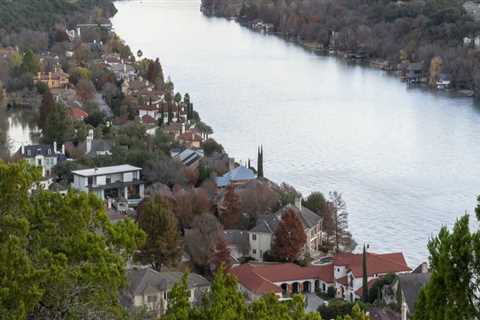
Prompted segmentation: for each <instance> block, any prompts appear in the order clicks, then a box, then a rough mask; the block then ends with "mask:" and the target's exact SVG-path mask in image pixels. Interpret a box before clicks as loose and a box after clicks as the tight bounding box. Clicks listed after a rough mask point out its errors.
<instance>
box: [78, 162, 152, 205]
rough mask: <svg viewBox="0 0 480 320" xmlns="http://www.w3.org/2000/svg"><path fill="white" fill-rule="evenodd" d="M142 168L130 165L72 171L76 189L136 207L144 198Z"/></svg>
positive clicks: (106, 199)
mask: <svg viewBox="0 0 480 320" xmlns="http://www.w3.org/2000/svg"><path fill="white" fill-rule="evenodd" d="M141 171H142V169H141V168H138V167H134V166H131V165H128V164H124V165H118V166H111V167H101V168H90V169H83V170H75V171H72V174H73V185H72V187H73V188H74V189H77V190H79V191H85V192H91V193H94V194H95V195H97V196H98V197H99V198H100V199H102V200H105V201H111V200H116V201H122V202H127V203H128V205H129V206H136V205H138V204H139V203H140V201H141V200H142V199H143V198H144V188H145V186H144V182H143V181H142V180H141Z"/></svg>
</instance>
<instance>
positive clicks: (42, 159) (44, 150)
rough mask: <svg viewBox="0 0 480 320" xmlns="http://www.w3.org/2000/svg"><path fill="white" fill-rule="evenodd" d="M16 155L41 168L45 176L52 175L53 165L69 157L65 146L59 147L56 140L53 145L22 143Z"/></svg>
mask: <svg viewBox="0 0 480 320" xmlns="http://www.w3.org/2000/svg"><path fill="white" fill-rule="evenodd" d="M16 157H17V158H19V159H23V160H26V161H27V162H28V163H29V164H31V165H33V166H37V167H39V168H41V169H42V177H44V178H48V177H50V176H51V175H52V169H53V167H55V166H56V165H57V164H59V163H62V162H64V161H65V160H66V159H67V158H66V156H65V149H64V147H63V146H62V148H61V149H58V147H57V143H56V142H54V143H53V144H52V145H49V144H37V145H28V146H23V145H22V146H21V147H20V149H19V150H18V151H17V153H16Z"/></svg>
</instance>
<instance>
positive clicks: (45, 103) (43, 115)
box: [38, 90, 55, 128]
mask: <svg viewBox="0 0 480 320" xmlns="http://www.w3.org/2000/svg"><path fill="white" fill-rule="evenodd" d="M54 109H55V101H54V100H53V95H52V93H51V92H50V90H47V91H46V92H45V93H44V94H43V96H42V104H41V105H40V112H39V119H38V126H39V127H40V128H44V127H45V125H46V124H47V118H48V115H49V114H50V113H51V112H52V111H53V110H54Z"/></svg>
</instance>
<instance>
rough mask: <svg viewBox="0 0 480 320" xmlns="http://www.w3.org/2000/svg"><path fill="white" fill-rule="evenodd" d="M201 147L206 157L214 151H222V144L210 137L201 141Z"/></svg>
mask: <svg viewBox="0 0 480 320" xmlns="http://www.w3.org/2000/svg"><path fill="white" fill-rule="evenodd" d="M202 149H203V151H204V152H205V155H206V156H207V157H209V156H211V155H212V154H214V153H215V152H218V153H222V152H223V151H224V150H223V146H222V145H221V144H219V143H218V142H217V141H215V140H213V139H211V138H210V139H207V140H205V141H204V142H202Z"/></svg>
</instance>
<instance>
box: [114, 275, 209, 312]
mask: <svg viewBox="0 0 480 320" xmlns="http://www.w3.org/2000/svg"><path fill="white" fill-rule="evenodd" d="M182 277H183V273H181V272H158V271H155V270H153V269H151V268H143V269H138V268H134V269H130V270H128V271H127V282H128V286H127V289H126V290H125V291H124V292H123V293H122V296H121V302H122V304H123V305H124V306H125V307H126V308H128V309H135V308H146V310H147V311H148V312H149V313H150V314H151V315H153V316H154V317H159V316H161V315H163V314H165V312H166V310H167V307H168V300H169V296H170V291H171V290H172V288H173V286H174V285H175V284H176V283H178V282H180V281H182ZM187 284H188V289H189V291H190V297H189V301H190V303H191V304H198V303H199V302H200V301H201V299H202V297H203V296H204V295H205V293H206V292H208V290H209V288H210V283H209V282H208V280H206V279H205V278H204V277H202V276H200V275H198V274H196V273H190V274H189V275H188V280H187Z"/></svg>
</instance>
